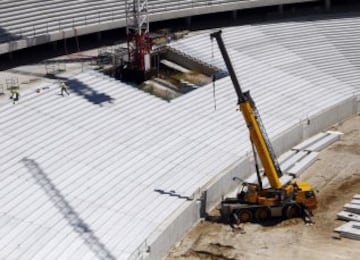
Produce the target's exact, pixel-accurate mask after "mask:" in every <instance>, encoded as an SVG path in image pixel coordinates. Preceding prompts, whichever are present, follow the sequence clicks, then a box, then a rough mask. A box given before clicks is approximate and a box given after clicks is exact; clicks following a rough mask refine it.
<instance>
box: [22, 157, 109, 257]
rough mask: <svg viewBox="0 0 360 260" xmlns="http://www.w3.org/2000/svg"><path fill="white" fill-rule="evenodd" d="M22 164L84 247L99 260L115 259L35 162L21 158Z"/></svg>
mask: <svg viewBox="0 0 360 260" xmlns="http://www.w3.org/2000/svg"><path fill="white" fill-rule="evenodd" d="M21 161H22V163H24V165H25V167H26V168H27V169H28V170H29V171H30V173H31V175H32V177H33V178H34V180H35V181H36V182H37V184H38V185H39V186H40V187H41V188H42V189H43V190H44V191H45V193H46V195H48V197H49V199H50V200H51V201H52V202H53V204H54V206H55V207H56V208H57V209H58V210H59V211H60V213H61V214H62V215H63V217H64V219H65V220H66V221H67V222H68V224H69V225H70V226H72V228H73V230H74V231H75V232H76V233H78V234H79V236H80V238H82V239H83V240H84V242H85V243H86V245H87V246H88V247H89V249H90V250H91V251H93V252H94V253H95V255H96V256H97V257H98V258H99V259H103V260H105V259H106V260H115V259H116V258H115V257H114V256H113V255H112V254H111V252H110V251H109V250H108V249H107V248H106V247H105V245H104V244H102V243H101V241H100V240H99V238H98V237H96V236H95V234H94V231H93V230H91V228H90V226H89V225H88V224H87V223H86V222H85V221H84V220H83V219H81V217H80V216H79V214H78V213H77V212H76V211H75V209H74V208H73V207H72V206H71V205H70V204H69V202H68V201H67V200H66V199H65V197H64V196H63V195H62V194H61V193H60V191H59V190H58V189H57V187H56V186H55V185H54V184H53V183H52V181H51V180H50V179H49V177H48V176H47V175H46V173H45V172H44V171H43V170H42V169H41V168H40V166H39V165H38V163H37V162H35V161H34V160H32V159H28V158H23V159H22V160H21Z"/></svg>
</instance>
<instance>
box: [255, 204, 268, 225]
mask: <svg viewBox="0 0 360 260" xmlns="http://www.w3.org/2000/svg"><path fill="white" fill-rule="evenodd" d="M270 216H271V211H270V209H269V208H267V207H262V208H257V209H256V211H255V219H256V221H258V222H262V221H265V220H267V219H268V218H269V217H270Z"/></svg>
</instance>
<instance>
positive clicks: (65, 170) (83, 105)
mask: <svg viewBox="0 0 360 260" xmlns="http://www.w3.org/2000/svg"><path fill="white" fill-rule="evenodd" d="M359 26H360V18H357V17H353V18H348V19H328V20H319V21H314V20H311V21H294V22H286V23H278V24H268V25H256V26H241V27H233V28H227V29H224V30H223V31H224V40H225V44H226V45H227V47H228V50H229V53H230V56H231V58H232V61H233V64H234V67H235V70H236V73H237V75H238V77H239V79H240V82H241V84H242V86H243V88H244V89H245V90H250V91H251V92H252V96H253V97H254V99H255V101H256V103H257V106H258V108H259V111H260V113H261V115H262V119H263V121H264V124H265V126H266V127H267V131H268V134H269V136H270V138H271V139H272V140H275V146H276V147H275V148H276V150H277V152H284V151H285V150H286V149H288V148H290V147H291V145H294V144H296V143H298V142H300V141H301V140H302V139H303V138H304V137H307V136H309V135H311V134H314V133H316V132H318V131H320V130H322V129H323V128H326V127H329V126H330V125H331V124H333V123H335V122H337V121H339V120H342V119H344V118H346V117H348V116H350V115H352V114H355V113H358V112H359V94H360V93H359V92H360V91H359V90H360V87H359V86H360V76H359V75H360V73H359V65H360V48H357V47H358V46H359V41H358V39H360V37H359V36H360V35H359V34H360V30H359ZM171 45H172V47H173V48H176V49H178V50H180V51H183V52H186V53H187V54H189V55H192V56H194V57H196V58H198V59H201V60H203V61H205V62H208V63H212V64H214V65H217V66H218V67H220V68H224V64H223V62H222V58H221V56H220V54H219V52H218V50H217V46H216V44H215V43H214V46H213V50H214V57H212V55H211V53H212V51H211V49H212V46H211V41H210V37H209V33H208V32H204V33H202V34H200V35H197V36H194V37H191V38H188V39H185V40H182V41H179V42H174V43H172V44H171ZM67 84H68V86H69V89H70V93H71V94H70V96H65V97H62V96H60V95H59V92H60V89H59V87H58V85H51V86H49V89H47V90H43V91H42V92H40V93H31V94H28V95H25V96H23V97H21V100H20V102H19V103H17V104H15V105H13V104H12V103H10V102H9V103H8V104H5V105H2V106H0V150H1V156H0V172H1V179H0V193H1V196H0V221H1V226H0V235H1V239H0V257H1V258H3V259H97V258H100V259H128V258H129V259H136V258H140V259H141V258H147V257H148V258H150V259H159V258H160V256H162V255H163V254H164V253H165V252H166V250H168V248H169V246H171V245H172V243H174V241H176V240H177V239H179V238H180V237H181V236H182V235H183V234H184V232H185V231H186V230H187V229H188V228H189V227H190V226H191V225H192V224H193V223H194V222H195V221H196V220H197V219H198V218H199V212H198V211H197V209H198V205H197V199H198V198H199V196H200V193H201V192H202V191H204V190H207V189H209V190H210V189H211V188H212V185H213V184H214V183H215V184H214V185H213V186H216V185H218V187H217V188H218V190H217V191H214V193H216V194H217V195H219V196H218V197H217V199H220V195H221V193H222V192H223V191H227V190H228V189H229V186H227V185H225V182H221V181H220V182H219V181H214V180H220V179H221V178H222V177H224V176H227V177H228V175H229V173H230V175H231V176H239V177H241V178H244V177H246V176H245V175H246V174H248V173H249V171H250V170H249V169H244V168H241V169H239V168H236V167H235V166H239V164H240V161H241V159H242V158H246V157H249V156H250V155H249V154H251V152H250V151H251V147H250V144H249V141H248V132H247V129H246V126H245V125H244V123H243V120H242V117H241V115H240V114H239V112H238V111H236V108H237V105H236V100H237V98H236V95H235V92H234V91H233V87H232V84H231V81H230V78H229V77H225V78H223V79H220V80H218V81H217V82H216V87H215V93H216V95H215V99H214V95H213V93H214V92H213V91H214V89H213V87H212V85H207V86H204V87H201V88H199V89H196V90H194V91H192V92H190V93H188V94H186V95H184V96H181V97H178V98H176V99H174V100H172V101H171V102H166V101H164V100H161V99H159V98H157V97H155V96H152V95H150V94H148V93H144V92H142V91H140V90H138V89H136V88H134V87H133V86H130V85H127V84H125V83H122V82H119V81H116V80H114V79H112V78H109V77H107V76H105V75H103V74H100V73H98V72H95V71H86V72H83V73H81V74H79V75H77V76H75V77H73V78H70V79H68V80H67ZM215 102H216V109H215V106H214V105H215ZM304 122H305V123H304ZM292 129H296V131H293V130H292ZM290 130H291V131H290ZM289 131H290V132H289ZM284 138H285V140H284ZM279 140H280V141H279ZM234 167H235V168H236V171H233V169H234ZM220 186H222V187H220ZM213 202H214V201H213ZM194 205H195V206H194ZM189 209H190V210H189Z"/></svg>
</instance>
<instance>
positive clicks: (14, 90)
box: [10, 87, 20, 104]
mask: <svg viewBox="0 0 360 260" xmlns="http://www.w3.org/2000/svg"><path fill="white" fill-rule="evenodd" d="M10 93H11V96H10V99H12V100H13V104H15V101H18V100H19V96H20V95H19V88H17V87H11V88H10Z"/></svg>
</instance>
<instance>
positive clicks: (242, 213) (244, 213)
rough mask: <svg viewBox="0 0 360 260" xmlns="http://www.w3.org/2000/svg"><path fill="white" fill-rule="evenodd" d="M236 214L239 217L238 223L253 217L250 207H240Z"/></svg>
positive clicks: (248, 220) (250, 219)
mask: <svg viewBox="0 0 360 260" xmlns="http://www.w3.org/2000/svg"><path fill="white" fill-rule="evenodd" d="M237 215H238V217H239V220H240V223H244V222H250V221H252V219H253V213H252V212H251V210H250V209H240V210H239V211H238V212H237Z"/></svg>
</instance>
